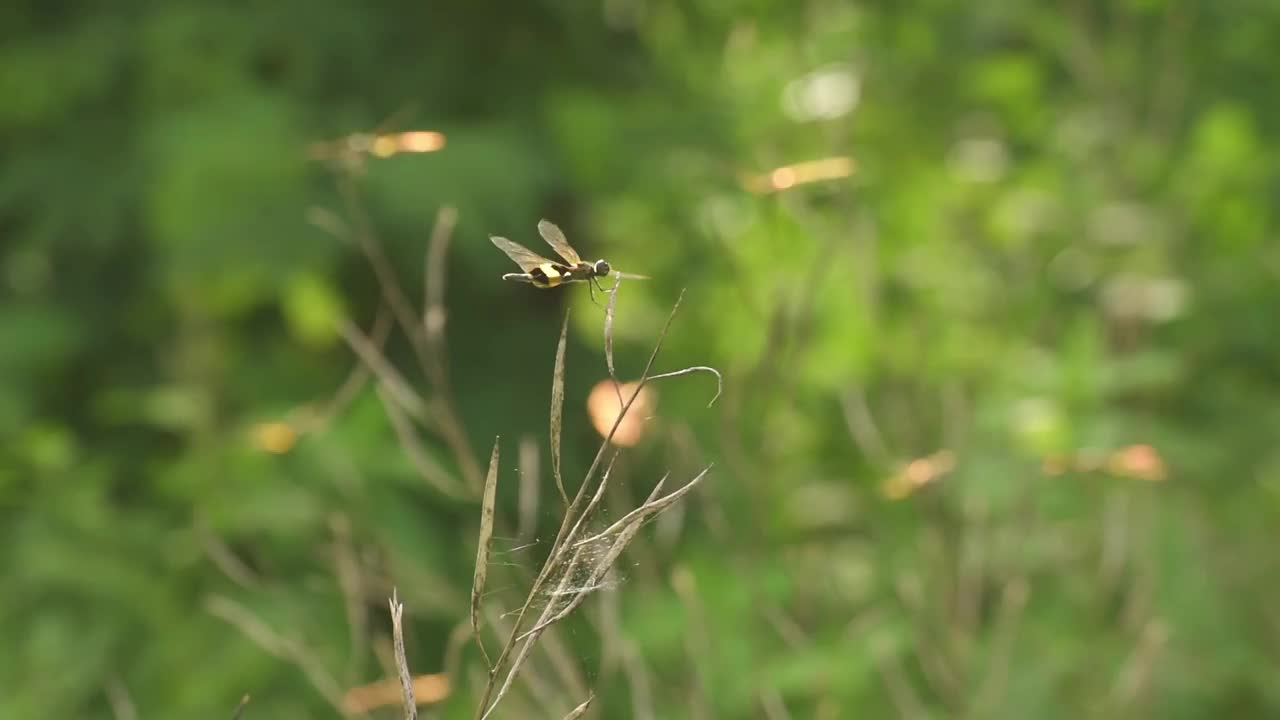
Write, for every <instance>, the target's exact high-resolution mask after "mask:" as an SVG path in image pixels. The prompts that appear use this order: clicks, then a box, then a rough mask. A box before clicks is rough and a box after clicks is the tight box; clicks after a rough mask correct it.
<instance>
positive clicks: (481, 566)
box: [471, 438, 499, 662]
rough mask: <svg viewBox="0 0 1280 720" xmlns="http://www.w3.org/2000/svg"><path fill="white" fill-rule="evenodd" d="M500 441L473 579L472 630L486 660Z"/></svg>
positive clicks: (491, 460)
mask: <svg viewBox="0 0 1280 720" xmlns="http://www.w3.org/2000/svg"><path fill="white" fill-rule="evenodd" d="M498 442H499V438H494V440H493V453H492V454H491V455H490V456H489V474H488V475H487V476H485V479H484V497H483V499H482V500H481V502H480V538H479V540H478V541H477V543H476V569H475V576H474V577H473V578H472V581H471V630H472V631H473V632H474V633H475V634H476V644H477V645H479V646H480V652H481V653H483V654H484V656H485V661H486V662H487V661H488V659H489V653H488V651H486V650H485V649H484V641H483V640H481V638H480V600H481V598H482V597H483V596H484V585H485V582H486V581H487V580H488V579H489V551H490V550H491V549H492V547H493V510H494V503H495V502H496V500H497V490H498Z"/></svg>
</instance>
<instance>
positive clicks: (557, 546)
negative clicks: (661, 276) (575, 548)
mask: <svg viewBox="0 0 1280 720" xmlns="http://www.w3.org/2000/svg"><path fill="white" fill-rule="evenodd" d="M683 299H684V291H681V292H680V296H679V297H678V298H677V299H676V302H675V305H674V306H673V307H672V308H671V314H670V315H669V316H668V317H667V322H666V324H665V325H663V327H662V332H661V333H659V335H658V340H657V342H656V343H655V344H654V348H653V352H651V353H650V354H649V360H648V362H646V363H645V367H644V370H643V372H642V373H641V375H640V381H639V382H638V383H637V384H636V389H635V391H634V392H633V393H632V394H631V397H630V399H628V400H627V402H626V403H625V404H624V405H623V407H622V409H621V411H620V412H619V413H618V417H617V418H615V419H614V423H613V427H612V428H610V430H609V434H608V435H606V436H605V438H604V440H603V441H602V442H601V443H600V447H599V449H598V450H597V451H596V456H595V458H594V459H593V460H592V462H591V466H590V467H588V468H587V472H586V475H585V476H584V477H583V481H582V485H580V486H579V487H578V492H577V494H576V495H575V496H574V499H573V502H572V503H570V504H569V508H568V509H567V510H566V511H565V516H564V520H563V521H562V522H561V525H560V530H559V531H558V533H557V535H556V541H555V543H554V544H553V545H552V547H551V551H550V553H549V554H548V556H547V560H546V562H545V563H543V566H542V569H541V570H539V571H538V575H537V577H536V578H534V581H533V584H532V586H531V587H530V588H529V594H528V596H527V597H526V598H525V602H524V604H523V605H522V606H521V608H520V611H519V613H518V614H517V616H516V619H515V624H514V627H513V629H512V632H511V634H510V635H509V636H508V637H507V642H506V643H505V644H504V645H503V647H502V651H501V652H500V653H499V654H498V659H497V661H496V662H495V663H494V666H493V667H494V670H493V671H492V672H490V673H489V679H488V682H486V683H485V688H484V691H483V692H482V693H481V697H480V702H479V704H478V706H477V708H476V717H485V716H487V715H488V712H489V711H491V709H492V708H491V707H490V704H489V701H490V699H491V698H492V697H493V692H494V690H495V683H496V681H497V673H498V671H499V670H500V669H501V668H502V666H503V663H504V662H505V661H506V659H507V657H508V656H509V655H510V653H511V650H512V648H513V647H514V646H515V643H516V639H517V635H518V633H519V630H520V627H521V624H522V623H523V622H524V618H525V615H527V614H528V612H529V608H530V607H532V605H533V602H534V600H535V599H537V597H538V596H539V593H540V592H541V590H542V586H543V585H544V584H545V583H546V581H547V578H548V577H549V576H550V575H551V572H552V570H553V569H554V568H556V567H558V566H559V565H560V564H561V563H562V562H563V560H564V548H565V546H566V545H567V543H569V542H571V541H572V540H573V539H574V534H575V533H576V532H577V529H578V528H579V527H580V526H581V520H582V518H580V517H579V518H578V522H577V523H575V522H574V518H575V516H576V515H577V513H578V510H579V509H580V508H581V506H582V503H583V501H584V500H585V498H586V495H587V488H588V487H589V486H590V485H591V479H592V477H594V475H595V472H596V470H597V469H599V467H600V463H601V461H602V460H603V459H604V455H605V451H606V450H608V448H609V447H610V444H611V442H612V440H613V436H614V434H615V433H616V432H617V431H618V427H619V426H620V425H621V424H622V421H623V419H624V418H625V417H626V415H627V412H628V411H630V409H631V406H632V405H633V404H634V403H635V401H636V398H638V397H639V395H640V392H641V391H642V390H643V389H644V384H645V382H646V381H647V379H648V377H649V373H650V371H651V370H652V368H653V363H654V362H655V361H656V360H657V358H658V352H659V350H660V349H661V348H662V343H663V341H664V340H665V339H666V336H667V332H668V330H670V328H671V323H672V321H673V320H675V316H676V313H677V312H678V311H679V309H680V303H681V301H682V300H683ZM496 704H497V703H496V702H495V703H494V706H496Z"/></svg>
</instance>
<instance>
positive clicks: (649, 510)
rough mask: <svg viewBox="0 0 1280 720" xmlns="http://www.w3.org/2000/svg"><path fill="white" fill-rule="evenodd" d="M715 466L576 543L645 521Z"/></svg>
mask: <svg viewBox="0 0 1280 720" xmlns="http://www.w3.org/2000/svg"><path fill="white" fill-rule="evenodd" d="M713 467H715V466H714V465H708V466H707V467H706V468H705V469H704V470H703V471H702V472H700V473H698V474H697V476H696V477H694V478H693V479H692V480H690V481H689V482H688V483H686V484H685V485H684V486H683V487H681V488H680V489H678V490H675V491H674V492H672V493H671V494H670V495H665V496H663V497H661V498H658V499H656V500H655V499H653V497H654V496H653V495H650V499H648V500H646V501H645V502H644V504H643V505H641V506H640V507H638V508H636V509H635V510H632V511H631V512H629V513H627V514H626V515H623V516H622V518H620V519H619V520H618V521H617V522H615V523H614V524H612V525H610V526H609V527H607V528H605V529H604V530H603V531H601V532H598V533H596V534H595V535H592V536H591V537H588V538H584V539H582V540H579V541H578V542H577V543H575V545H587V544H590V543H593V542H599V541H600V540H603V539H604V538H606V537H608V536H609V535H611V534H613V533H617V532H621V531H623V530H625V529H626V528H627V527H628V526H629V524H630V523H631V522H632V521H634V520H640V521H641V522H643V521H644V520H646V519H648V518H649V516H652V515H655V514H657V513H660V512H662V511H663V510H665V509H666V508H667V507H668V506H670V505H671V503H673V502H675V501H676V500H679V499H680V498H681V497H683V496H684V495H685V494H687V493H688V492H689V491H690V490H692V489H693V488H694V487H696V486H697V485H698V483H700V482H702V479H703V478H704V477H706V476H707V473H709V472H711V468H713ZM665 479H666V478H665V477H664V478H663V480H665ZM661 486H662V483H661V482H659V484H658V487H661Z"/></svg>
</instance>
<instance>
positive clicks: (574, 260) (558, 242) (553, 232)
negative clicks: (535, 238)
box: [538, 220, 582, 267]
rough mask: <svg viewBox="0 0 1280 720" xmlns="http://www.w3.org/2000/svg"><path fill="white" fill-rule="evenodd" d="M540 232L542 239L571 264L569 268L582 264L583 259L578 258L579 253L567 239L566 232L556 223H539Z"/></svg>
mask: <svg viewBox="0 0 1280 720" xmlns="http://www.w3.org/2000/svg"><path fill="white" fill-rule="evenodd" d="M538 232H539V233H540V234H541V235H542V239H543V240H546V241H547V244H548V245H550V246H551V247H552V249H554V250H555V251H556V254H557V255H559V256H560V257H562V258H564V259H565V262H567V263H569V267H573V266H575V265H577V264H578V263H580V262H582V258H580V257H578V253H577V251H576V250H574V249H573V246H572V245H570V244H569V241H568V240H566V239H565V237H564V232H563V231H561V230H560V228H559V227H557V226H556V225H555V224H554V223H552V222H551V221H549V220H539V221H538Z"/></svg>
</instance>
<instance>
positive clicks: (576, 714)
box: [564, 695, 596, 720]
mask: <svg viewBox="0 0 1280 720" xmlns="http://www.w3.org/2000/svg"><path fill="white" fill-rule="evenodd" d="M595 699H596V696H595V695H588V696H587V699H586V700H583V701H582V704H581V705H579V706H578V707H576V708H574V709H573V710H572V711H571V712H570V713H569V714H568V715H565V716H564V720H578V718H580V717H582V716H583V715H586V714H587V709H588V708H590V707H591V703H592V701H594V700H595Z"/></svg>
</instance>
